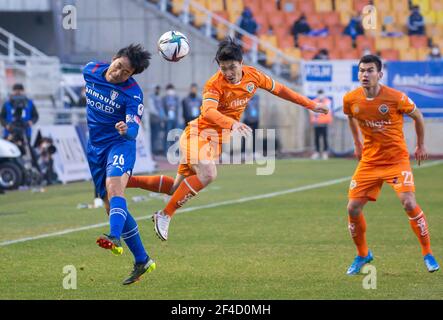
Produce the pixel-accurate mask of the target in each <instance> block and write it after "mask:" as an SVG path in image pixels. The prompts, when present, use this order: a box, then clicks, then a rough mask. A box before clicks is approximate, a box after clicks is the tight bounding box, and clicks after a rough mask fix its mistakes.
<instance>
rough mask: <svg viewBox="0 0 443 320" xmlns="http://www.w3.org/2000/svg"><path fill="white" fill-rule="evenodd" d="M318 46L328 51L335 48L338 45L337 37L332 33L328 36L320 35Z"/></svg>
mask: <svg viewBox="0 0 443 320" xmlns="http://www.w3.org/2000/svg"><path fill="white" fill-rule="evenodd" d="M317 47H318V48H319V49H328V51H331V50H333V49H334V48H335V47H336V45H335V37H334V36H332V35H329V36H326V37H319V38H318V39H317Z"/></svg>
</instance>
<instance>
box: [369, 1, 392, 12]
mask: <svg viewBox="0 0 443 320" xmlns="http://www.w3.org/2000/svg"><path fill="white" fill-rule="evenodd" d="M394 1H395V0H394ZM374 6H375V8H376V9H377V13H380V12H390V11H391V9H392V6H391V0H374Z"/></svg>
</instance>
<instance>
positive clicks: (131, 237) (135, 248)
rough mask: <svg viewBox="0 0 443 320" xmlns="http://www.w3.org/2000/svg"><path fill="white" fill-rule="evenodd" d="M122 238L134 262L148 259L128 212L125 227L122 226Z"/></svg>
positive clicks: (143, 261)
mask: <svg viewBox="0 0 443 320" xmlns="http://www.w3.org/2000/svg"><path fill="white" fill-rule="evenodd" d="M122 238H123V240H125V242H126V245H127V246H128V248H129V250H131V252H132V254H133V255H134V258H135V263H146V262H148V260H149V256H148V253H147V252H146V250H145V248H144V247H143V243H142V239H141V238H140V234H139V232H138V226H137V222H136V221H135V219H134V218H133V217H132V216H131V214H130V213H129V212H128V215H127V217H126V223H125V227H124V228H123V233H122Z"/></svg>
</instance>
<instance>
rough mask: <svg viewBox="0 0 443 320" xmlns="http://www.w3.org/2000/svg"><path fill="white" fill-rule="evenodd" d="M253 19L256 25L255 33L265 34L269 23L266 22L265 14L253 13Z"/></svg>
mask: <svg viewBox="0 0 443 320" xmlns="http://www.w3.org/2000/svg"><path fill="white" fill-rule="evenodd" d="M254 19H255V21H256V22H257V25H258V29H257V34H258V35H264V34H267V33H268V28H269V24H268V18H267V17H266V15H265V14H259V15H254Z"/></svg>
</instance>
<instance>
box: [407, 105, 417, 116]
mask: <svg viewBox="0 0 443 320" xmlns="http://www.w3.org/2000/svg"><path fill="white" fill-rule="evenodd" d="M416 109H417V106H416V105H414V109H412V111H411V112H408V114H411V113H413V112H414V111H415V110H416Z"/></svg>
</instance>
